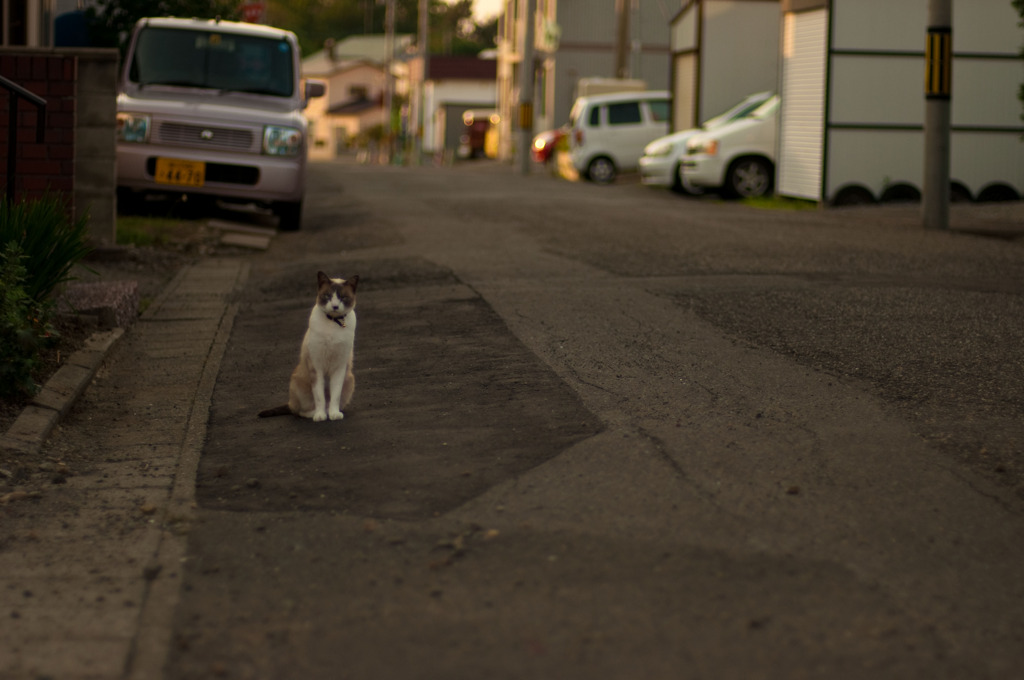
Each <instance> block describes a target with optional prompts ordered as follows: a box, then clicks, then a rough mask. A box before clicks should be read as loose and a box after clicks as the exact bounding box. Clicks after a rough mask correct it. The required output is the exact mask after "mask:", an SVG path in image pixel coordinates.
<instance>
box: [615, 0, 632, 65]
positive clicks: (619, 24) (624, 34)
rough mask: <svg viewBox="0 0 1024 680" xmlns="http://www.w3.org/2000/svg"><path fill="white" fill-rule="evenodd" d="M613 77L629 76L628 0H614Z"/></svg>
mask: <svg viewBox="0 0 1024 680" xmlns="http://www.w3.org/2000/svg"><path fill="white" fill-rule="evenodd" d="M615 19H616V32H615V77H616V78H628V77H629V48H630V44H629V43H630V40H629V0H615Z"/></svg>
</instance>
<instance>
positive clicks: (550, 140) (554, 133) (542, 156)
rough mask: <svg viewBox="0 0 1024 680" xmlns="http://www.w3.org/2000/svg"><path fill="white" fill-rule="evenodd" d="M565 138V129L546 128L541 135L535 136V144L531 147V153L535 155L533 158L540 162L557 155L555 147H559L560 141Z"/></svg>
mask: <svg viewBox="0 0 1024 680" xmlns="http://www.w3.org/2000/svg"><path fill="white" fill-rule="evenodd" d="M564 138H565V130H564V129H562V128H558V129H556V130H545V131H544V132H541V133H540V134H539V135H537V136H536V137H534V138H533V146H531V147H530V153H531V154H532V155H533V160H535V161H537V162H538V163H547V162H548V161H550V160H551V159H552V158H554V155H555V149H556V148H557V147H558V143H559V142H561V141H562V140H563V139H564Z"/></svg>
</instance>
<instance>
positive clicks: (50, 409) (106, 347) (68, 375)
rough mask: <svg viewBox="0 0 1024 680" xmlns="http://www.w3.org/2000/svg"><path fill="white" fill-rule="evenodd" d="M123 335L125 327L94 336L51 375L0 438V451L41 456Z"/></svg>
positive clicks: (100, 332)
mask: <svg viewBox="0 0 1024 680" xmlns="http://www.w3.org/2000/svg"><path fill="white" fill-rule="evenodd" d="M124 333H125V329H124V328H115V329H113V330H109V331H99V332H97V333H93V334H92V335H91V336H90V337H89V339H88V340H86V341H85V345H84V346H83V347H82V348H81V349H80V350H78V351H77V352H75V353H74V354H72V355H71V357H70V358H69V359H68V360H67V362H66V363H65V364H64V365H63V366H61V367H60V368H59V369H57V372H56V373H54V374H53V375H52V376H50V379H49V380H47V381H46V384H45V385H44V386H43V388H42V389H41V390H40V391H39V393H38V394H37V395H36V396H35V397H33V398H32V401H31V402H29V405H28V406H26V407H25V409H24V410H23V411H22V412H21V414H20V415H19V416H18V418H17V419H16V420H15V421H14V423H13V424H12V425H11V426H10V427H9V428H8V430H7V432H5V433H4V434H3V436H0V449H7V450H13V451H15V452H18V453H29V454H36V453H39V451H40V450H41V449H42V447H43V444H44V443H46V439H47V438H48V437H49V436H50V433H51V432H53V428H54V427H56V426H57V424H58V423H60V421H61V420H63V419H64V417H65V416H67V414H68V412H69V411H70V410H71V407H72V406H73V405H74V403H75V401H76V400H77V399H78V398H79V397H80V396H82V393H83V392H84V391H85V388H86V387H88V385H89V383H91V382H92V379H93V378H94V377H96V372H97V371H98V370H99V368H100V366H101V365H102V364H103V361H104V360H105V359H106V358H107V356H108V355H109V354H110V352H111V351H112V350H113V349H114V347H116V346H117V343H118V341H120V340H121V338H122V337H124Z"/></svg>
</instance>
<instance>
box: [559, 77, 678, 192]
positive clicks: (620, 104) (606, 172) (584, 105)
mask: <svg viewBox="0 0 1024 680" xmlns="http://www.w3.org/2000/svg"><path fill="white" fill-rule="evenodd" d="M670 99H671V96H670V95H669V93H668V92H667V91H665V90H657V91H652V92H616V93H612V94H600V95H591V96H587V97H580V98H578V99H577V100H576V102H575V104H573V107H572V111H570V112H569V130H568V139H569V156H570V158H571V159H572V164H573V167H575V168H576V171H577V172H579V174H580V175H581V176H582V177H584V178H586V179H589V180H590V181H592V182H595V183H597V184H609V183H611V182H614V181H615V178H616V177H617V176H618V174H619V173H620V172H627V171H630V170H635V169H636V166H637V161H638V160H639V159H640V155H641V154H642V153H643V149H644V147H645V146H646V145H647V143H648V142H650V141H651V140H654V139H657V138H658V137H662V136H664V135H665V133H666V132H668V119H669V113H670Z"/></svg>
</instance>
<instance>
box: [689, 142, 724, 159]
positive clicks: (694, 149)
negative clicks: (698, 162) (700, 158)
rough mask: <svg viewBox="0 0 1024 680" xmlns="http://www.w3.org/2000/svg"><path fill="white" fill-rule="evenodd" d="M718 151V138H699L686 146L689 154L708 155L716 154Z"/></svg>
mask: <svg viewBox="0 0 1024 680" xmlns="http://www.w3.org/2000/svg"><path fill="white" fill-rule="evenodd" d="M717 153H718V140H717V139H698V140H694V141H692V142H690V143H689V144H688V145H687V146H686V154H687V155H688V156H696V155H697V154H704V155H706V156H714V155H715V154H717Z"/></svg>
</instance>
